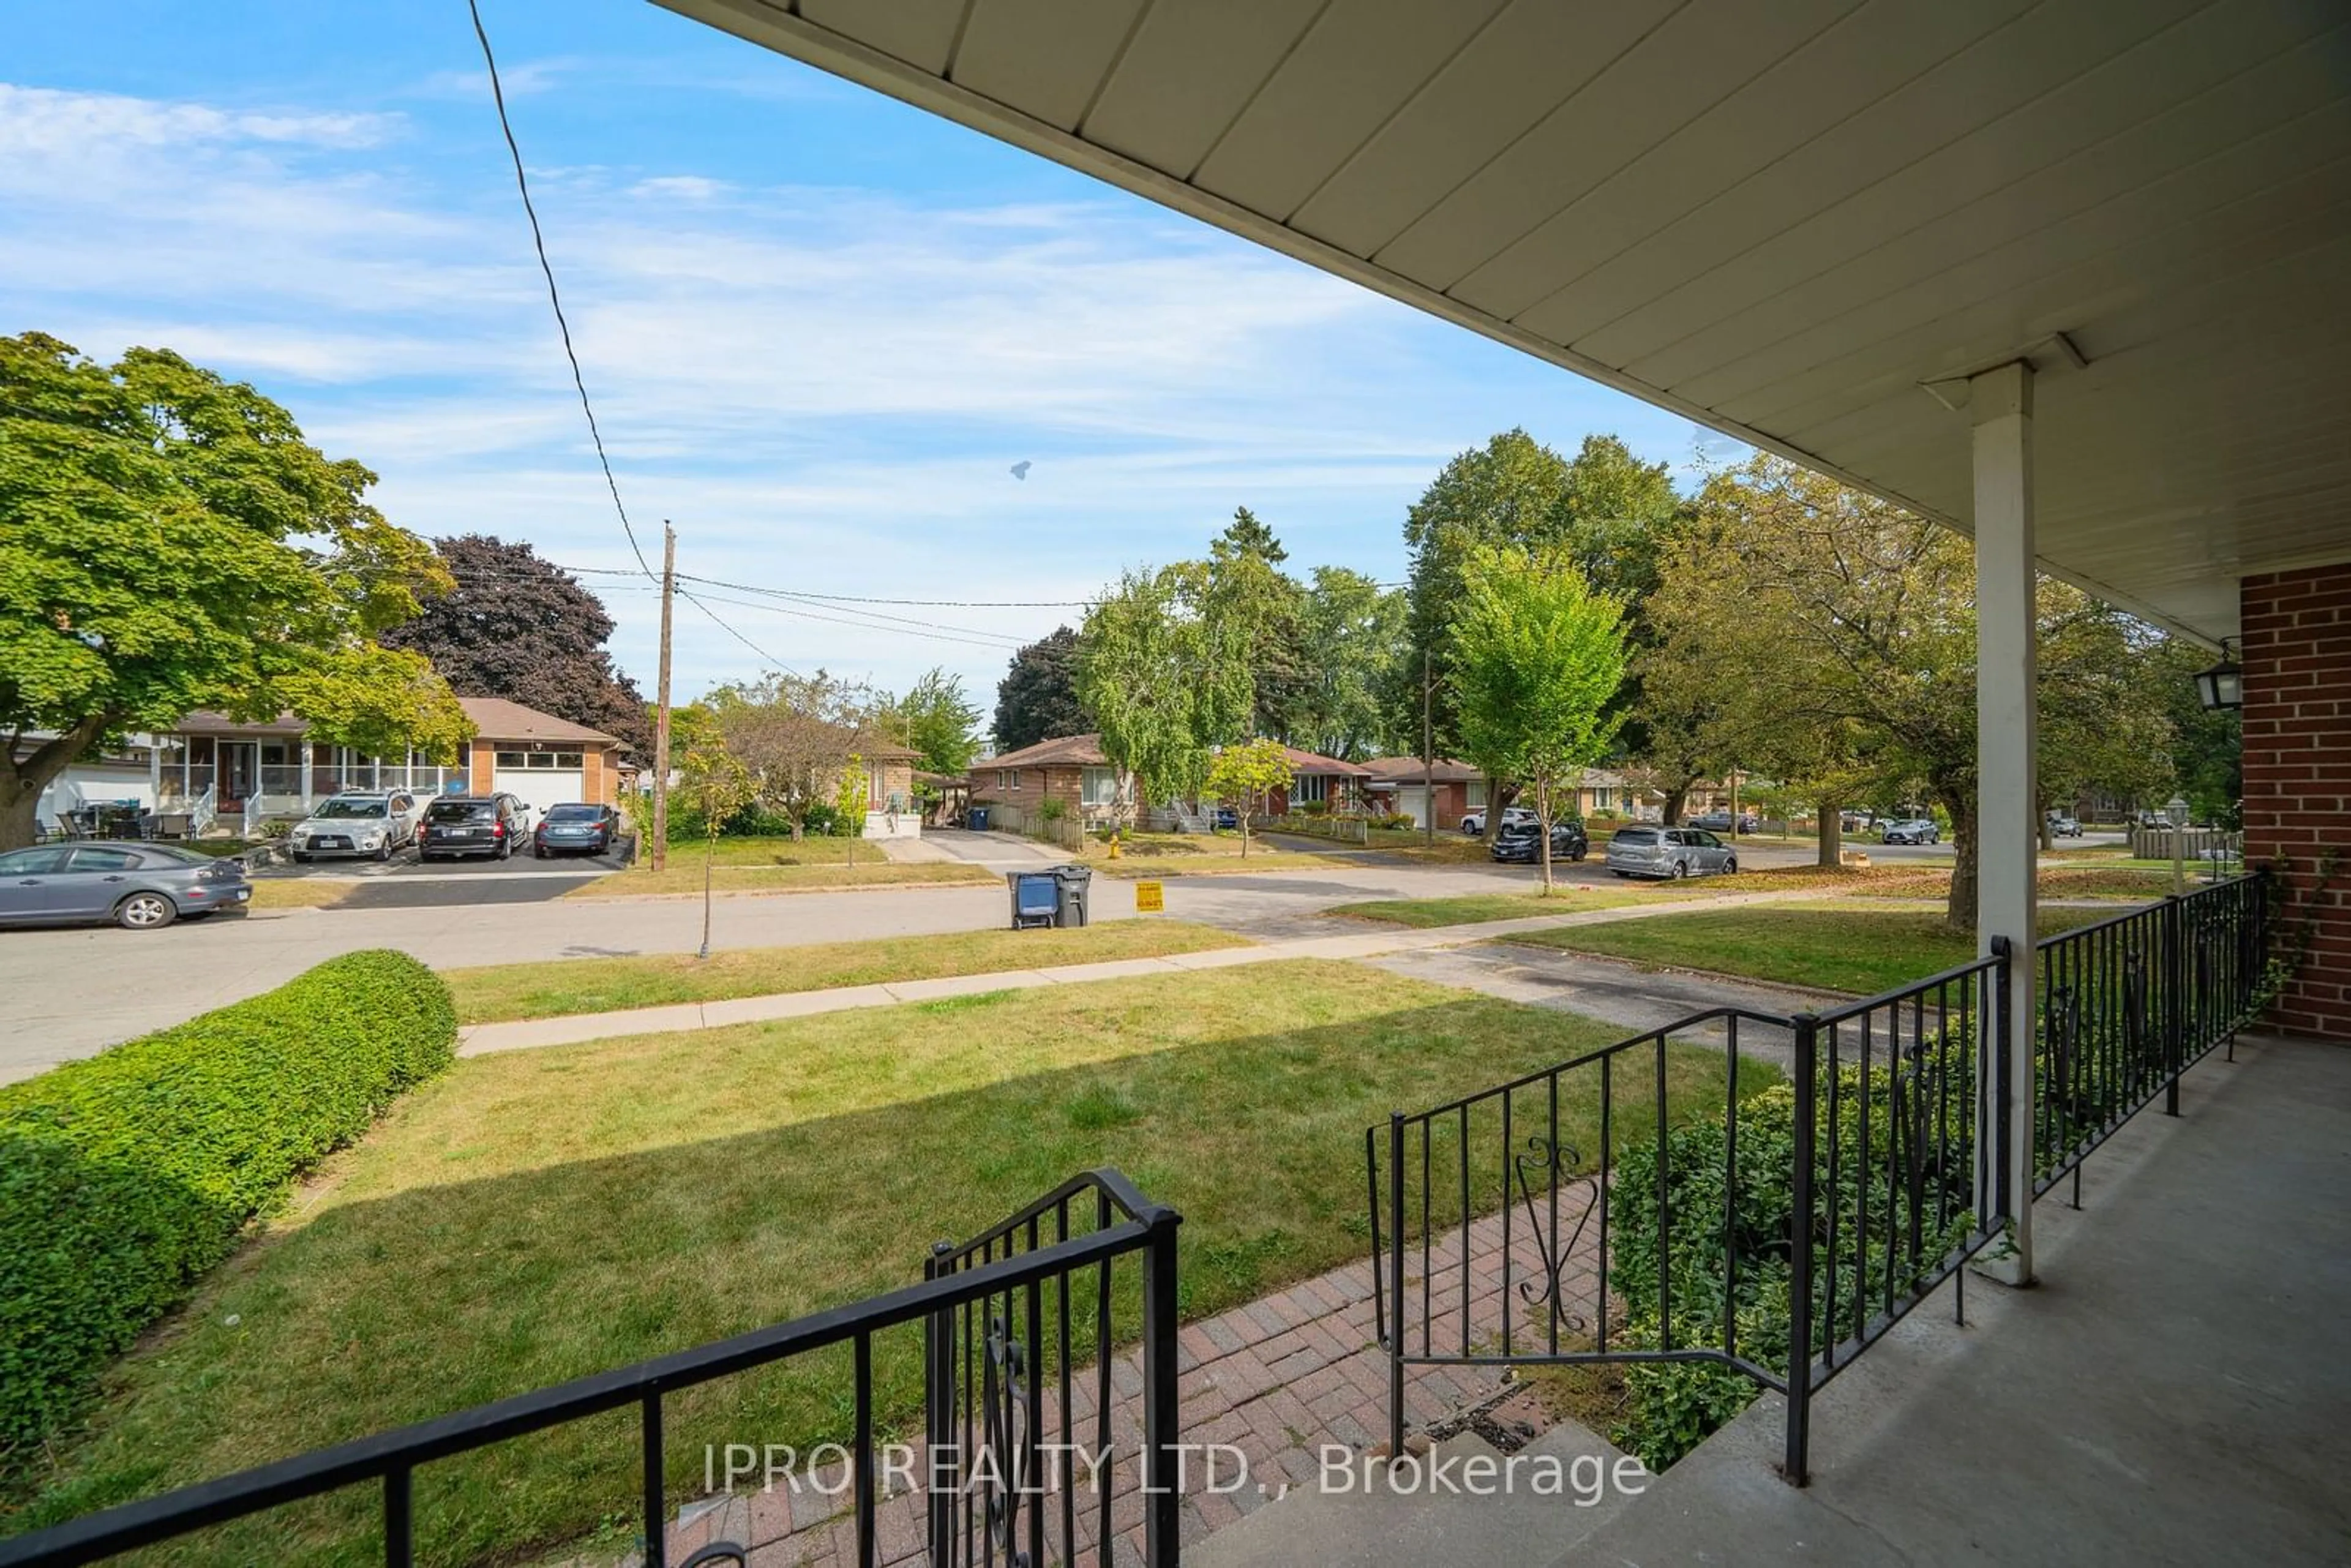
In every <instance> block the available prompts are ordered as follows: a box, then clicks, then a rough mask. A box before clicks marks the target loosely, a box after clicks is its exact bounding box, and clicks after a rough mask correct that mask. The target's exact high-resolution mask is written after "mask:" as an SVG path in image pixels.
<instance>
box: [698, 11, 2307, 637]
mask: <svg viewBox="0 0 2351 1568" xmlns="http://www.w3.org/2000/svg"><path fill="white" fill-rule="evenodd" d="M658 3H659V4H662V5H666V6H668V7H670V8H671V9H674V10H676V11H679V12H682V13H684V14H685V15H687V16H695V17H697V18H699V19H701V20H703V21H705V22H707V23H709V24H711V25H712V26H717V27H721V28H724V29H726V30H727V31H729V32H733V33H736V34H738V35H740V36H741V37H746V38H748V39H751V40H753V41H755V42H757V43H759V44H761V45H764V46H766V47H768V48H771V49H774V50H777V51H778V52H779V53H783V54H786V55H789V56H792V57H796V58H799V59H801V60H804V61H807V62H808V63H810V64H811V65H814V66H817V67H820V68H823V69H825V70H828V71H831V72H834V73H836V74H838V75H841V76H842V77H846V78H850V79H852V80H855V81H859V82H862V83H864V84H866V85H868V86H870V87H872V88H875V89H879V90H881V91H883V92H886V93H889V94H891V95H893V96H894V97H897V98H901V99H905V100H907V101H908V102H911V103H914V104H917V105H919V106H921V107H923V108H925V109H929V110H934V111H935V112H937V113H939V114H942V115H945V116H946V117H947V118H949V119H953V120H959V121H961V122H963V123H965V124H967V125H970V126H973V127H975V128H977V129H978V130H981V131H986V132H987V133H988V134H990V135H993V136H997V137H999V138H1002V139H1003V140H1005V141H1010V142H1013V143H1015V144H1017V145H1019V146H1022V147H1026V148H1029V149H1030V150H1031V151H1034V152H1040V153H1042V154H1044V155H1045V156H1047V157H1050V158H1053V159H1056V160H1058V161H1060V162H1064V163H1067V164H1069V165H1071V166H1072V167H1074V168H1077V169H1081V170H1083V171H1085V172H1089V173H1092V174H1095V175H1098V176H1100V177H1102V179H1105V180H1108V181H1110V182H1111V183H1114V184H1118V185H1121V186H1123V187H1125V188H1127V189H1128V190H1131V191H1134V192H1136V193H1140V194H1143V195H1144V196H1147V197H1149V198H1151V199H1152V200H1154V201H1156V202H1160V203H1163V204H1165V205H1167V206H1169V207H1172V208H1175V210H1177V211H1180V212H1184V213H1187V214H1192V215H1193V216H1196V217H1198V218H1201V219H1204V220H1206V221H1207V222H1209V223H1212V224H1216V225H1219V226H1222V227H1224V228H1227V229H1229V230H1232V231H1233V232H1235V233H1238V234H1240V235H1246V236H1248V237H1249V238H1251V239H1255V240H1258V241H1259V242H1261V243H1263V244H1265V245H1268V246H1271V247H1273V248H1275V249H1277V250H1280V251H1283V252H1286V253H1288V254H1290V255H1291V256H1297V257H1299V258H1301V259H1303V260H1305V261H1308V262H1311V263H1312V264H1313V265H1315V266H1317V267H1323V268H1326V269H1328V270H1329V271H1332V272H1333V273H1336V274H1338V275H1340V276H1342V277H1349V278H1352V279H1353V280H1355V281H1357V282H1359V283H1362V284H1364V285H1365V286H1367V287H1372V288H1375V289H1377V290H1379V291H1381V292H1382V293H1384V294H1388V295H1391V296H1393V297H1395V298H1398V299H1401V300H1404V301H1406V302H1408V303H1410V304H1413V305H1416V306H1419V307H1420V308H1424V309H1426V310H1429V311H1431V312H1433V313H1435V314H1437V315H1439V316H1442V317H1444V318H1446V319H1448V320H1452V321H1457V322H1459V323H1460V324H1462V325H1464V326H1467V327H1469V328H1472V329H1475V330H1477V331H1479V332H1483V333H1485V334H1487V335H1488V336H1489V337H1493V338H1496V339H1499V340H1501V341H1503V342H1507V343H1510V344H1511V345H1513V346H1515V347H1518V348H1520V349H1522V350H1526V351H1528V352H1530V353H1532V354H1536V355H1539V356H1541V358H1543V359H1546V360H1549V361H1552V362H1554V363H1557V364H1560V365H1563V366H1565V367H1567V368H1569V369H1571V370H1573V371H1579V372H1581V373H1583V374H1584V375H1588V376H1591V377H1593V379H1595V380H1598V381H1601V382H1605V383H1606V384H1608V385H1610V386H1614V387H1617V388H1619V389H1621V390H1623V391H1625V392H1630V393H1632V394H1634V395H1635V396H1637V397H1641V398H1644V399H1646V400H1647V401H1649V402H1653V403H1656V404H1658V405H1660V406H1662V407H1665V408H1667V409H1670V410H1673V411H1675V412H1677V413H1682V414H1685V415H1687V417H1689V418H1691V419H1693V420H1696V421H1698V423H1703V424H1706V425H1709V426H1711V427H1713V428H1715V429H1717V430H1719V431H1723V432H1725V433H1727V434H1731V435H1735V436H1738V437H1740V438H1741V439H1744V440H1747V441H1750V442H1753V443H1755V444H1759V445H1762V446H1766V447H1770V448H1771V449H1773V450H1776V451H1779V452H1782V453H1785V454H1787V455H1791V456H1793V457H1796V458H1799V459H1801V460H1802V461H1803V462H1806V463H1808V464H1811V465H1813V466H1815V467H1820V468H1823V469H1826V470H1828V471H1829V472H1831V473H1834V474H1836V475H1838V476H1841V477H1844V478H1845V479H1847V480H1849V481H1851V482H1853V483H1855V484H1858V485H1861V486H1865V487H1866V488H1868V489H1871V490H1874V491H1876V492H1878V493H1880V494H1882V495H1885V496H1887V497H1891V498H1893V499H1895V500H1897V501H1899V502H1901V503H1903V504H1904V505H1907V506H1909V507H1915V508H1917V510H1918V511H1920V512H1923V513H1925V514H1927V515H1928V516H1931V517H1938V518H1939V519H1942V520H1944V521H1946V522H1949V523H1950V524H1952V525H1953V526H1955V527H1959V528H1966V527H1967V526H1968V523H1969V517H1970V494H1969V491H1970V482H1969V473H1970V469H1969V457H1968V424H1967V418H1966V415H1965V413H1964V412H1963V411H1962V412H1959V413H1954V412H1952V411H1950V410H1949V409H1947V408H1946V407H1944V406H1943V405H1942V404H1941V403H1939V402H1937V401H1936V400H1935V399H1934V398H1932V397H1930V396H1929V395H1928V392H1925V391H1923V390H1921V384H1922V383H1925V382H1934V381H1937V380H1938V379H1942V378H1948V377H1952V376H1956V375H1959V374H1961V373H1962V372H1966V371H1973V370H1977V369H1980V368H1984V367H1987V366H1989V365H1991V364H1995V363H1999V362H2001V361H2007V360H2011V359H2015V358H2018V357H2020V356H2027V357H2030V358H2032V360H2033V361H2034V362H2035V364H2036V366H2037V367H2038V368H2039V369H2040V370H2042V371H2044V372H2045V373H2044V374H2043V377H2042V378H2041V382H2040V385H2039V388H2038V402H2039V416H2040V418H2039V426H2038V429H2039V481H2038V493H2039V498H2040V511H2039V515H2040V528H2041V536H2040V537H2041V548H2042V554H2043V560H2044V562H2045V564H2047V565H2048V566H2049V567H2050V569H2051V570H2055V571H2057V572H2059V573H2060V574H2062V575H2064V576H2066V577H2069V578H2072V579H2074V580H2076V581H2079V582H2081V583H2083V584H2084V585H2085V586H2087V587H2090V588H2093V589H2094V590H2095V591H2099V592H2101V593H2104V594H2105V595H2106V596H2108V597H2109V598H2112V599H2114V600H2116V601H2119V602H2122V603H2124V604H2126V605H2130V606H2132V607H2135V608H2137V609H2138V610H2139V611H2140V612H2143V613H2147V614H2149V615H2151V616H2153V617H2155V618H2156V619H2158V620H2161V621H2164V622H2168V623H2170V624H2172V625H2174V626H2177V627H2179V628H2180V629H2182V630H2185V631H2189V632H2194V633H2196V634H2199V635H2201V636H2205V637H2208V638H2212V637H2218V636H2220V635H2224V634H2233V633H2234V632H2235V631H2236V617H2237V608H2236V592H2235V580H2236V579H2237V578H2238V577H2239V576H2240V575H2241V574H2244V573H2249V572H2253V571H2260V570H2277V569H2281V568H2285V567H2289V566H2293V565H2297V564H2303V563H2308V562H2315V561H2323V560H2335V559H2343V558H2345V557H2346V556H2351V377H2346V376H2345V375H2343V374H2342V373H2341V371H2340V370H2339V362H2340V361H2341V360H2342V359H2343V357H2344V355H2345V352H2346V349H2351V311H2346V308H2345V304H2344V302H2345V298H2346V286H2351V13H2346V10H2345V8H2344V7H2343V6H2342V5H2340V4H2339V3H2337V0H2210V3H2199V0H2051V3H2048V4H2042V5H2033V4H2031V3H2030V0H1964V3H1958V4H1954V3H1950V0H1943V3H1939V4H1937V3H1932V0H1773V3H1772V4H1771V5H1754V4H1751V3H1750V0H1443V3H1436V4H1432V3H1431V0H890V3H888V4H875V3H873V0H658ZM2061 332H2062V333H2064V335H2065V339H2066V340H2067V341H2068V342H2070V344H2071V345H2072V346H2073V348H2074V349H2076V350H2079V352H2080V354H2081V356H2083V357H2084V358H2085V359H2086V361H2087V367H2086V368H2078V367H2077V366H2076V365H2075V364H2074V362H2073V361H2072V359H2071V358H2070V357H2069V356H2068V355H2067V353H2066V351H2065V349H2064V345H2062V344H2060V343H2057V342H2053V335H2054V334H2057V333H2061Z"/></svg>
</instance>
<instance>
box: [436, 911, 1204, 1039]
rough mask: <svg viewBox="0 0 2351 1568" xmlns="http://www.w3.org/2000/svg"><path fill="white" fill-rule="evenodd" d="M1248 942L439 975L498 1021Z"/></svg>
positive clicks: (661, 959) (1132, 935)
mask: <svg viewBox="0 0 2351 1568" xmlns="http://www.w3.org/2000/svg"><path fill="white" fill-rule="evenodd" d="M1248 945H1249V943H1248V940H1247V939H1246V938H1244V937H1240V936H1233V935H1231V934H1230V933H1228V932H1224V931H1218V930H1217V929H1215V928H1214V927H1212V926H1207V925H1188V924H1186V923H1185V922H1183V921H1180V920H1113V921H1106V922H1104V923H1103V924H1102V925H1087V926H1081V927H1077V928H1073V929H1054V930H1044V931H959V932H954V933H951V934H947V935H943V936H893V937H887V938H884V939H882V940H879V941H872V942H828V943H823V944H821V945H819V946H807V947H747V948H742V949H739V950H737V951H733V952H720V953H713V954H712V955H711V956H709V957H707V958H696V957H695V956H693V955H692V954H688V953H647V954H638V955H633V956H628V957H617V958H565V959H560V960H558V961H557V962H554V963H550V964H498V965H493V966H491V967H486V968H479V969H452V970H450V971H448V972H447V973H446V974H444V976H443V978H444V979H445V980H447V981H448V982H449V988H450V990H451V991H452V992H453V993H455V996H456V998H457V1019H458V1021H459V1022H461V1023H493V1022H496V1021H498V1020H500V1019H538V1018H554V1017H557V1016H559V1015H560V1014H564V1013H593V1012H606V1011H610V1010H612V1009H620V1008H651V1007H660V1006H662V1005H664V1004H665V1003H669V1002H708V1001H716V1000H719V999H720V998H726V997H764V996H771V995H775V994H778V993H780V992H785V991H820V990H824V989H827V988H831V987H833V986H870V985H876V984H880V983H881V982H883V981H887V980H927V979H935V978H938V977H942V976H947V975H984V974H988V973H991V972H993V971H996V970H1001V969H1034V968H1040V967H1045V966H1047V965H1055V964H1096V963H1102V962H1103V961H1105V960H1108V959H1112V958H1145V957H1157V956H1163V955H1165V954H1169V953H1198V952H1202V951H1204V950H1206V949H1207V948H1210V947H1243V946H1248Z"/></svg>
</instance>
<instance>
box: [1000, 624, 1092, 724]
mask: <svg viewBox="0 0 2351 1568" xmlns="http://www.w3.org/2000/svg"><path fill="white" fill-rule="evenodd" d="M1092 727H1094V721H1093V720H1092V717H1090V716H1088V715H1087V713H1086V709H1085V705H1084V704H1082V703H1081V702H1079V701H1078V634H1077V633H1076V632H1073V631H1071V629H1070V628H1068V627H1067V626H1061V627H1056V628H1055V629H1054V631H1053V633H1052V635H1050V636H1049V637H1040V638H1039V639H1038V640H1037V641H1036V642H1034V643H1029V645H1028V646H1027V647H1025V648H1023V649H1021V650H1020V651H1019V653H1015V654H1013V655H1012V663H1011V664H1009V665H1008V667H1007V668H1006V670H1005V672H1004V679H1003V680H1001V681H999V682H998V684H997V687H996V721H995V724H994V733H995V736H996V748H997V749H998V751H1018V750H1019V749H1020V748H1021V747H1027V746H1034V745H1036V744H1037V743H1038V742H1039V741H1040V740H1058V739H1060V738H1061V737H1063V736H1065V735H1083V734H1085V733H1086V731H1088V730H1090V729H1092Z"/></svg>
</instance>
